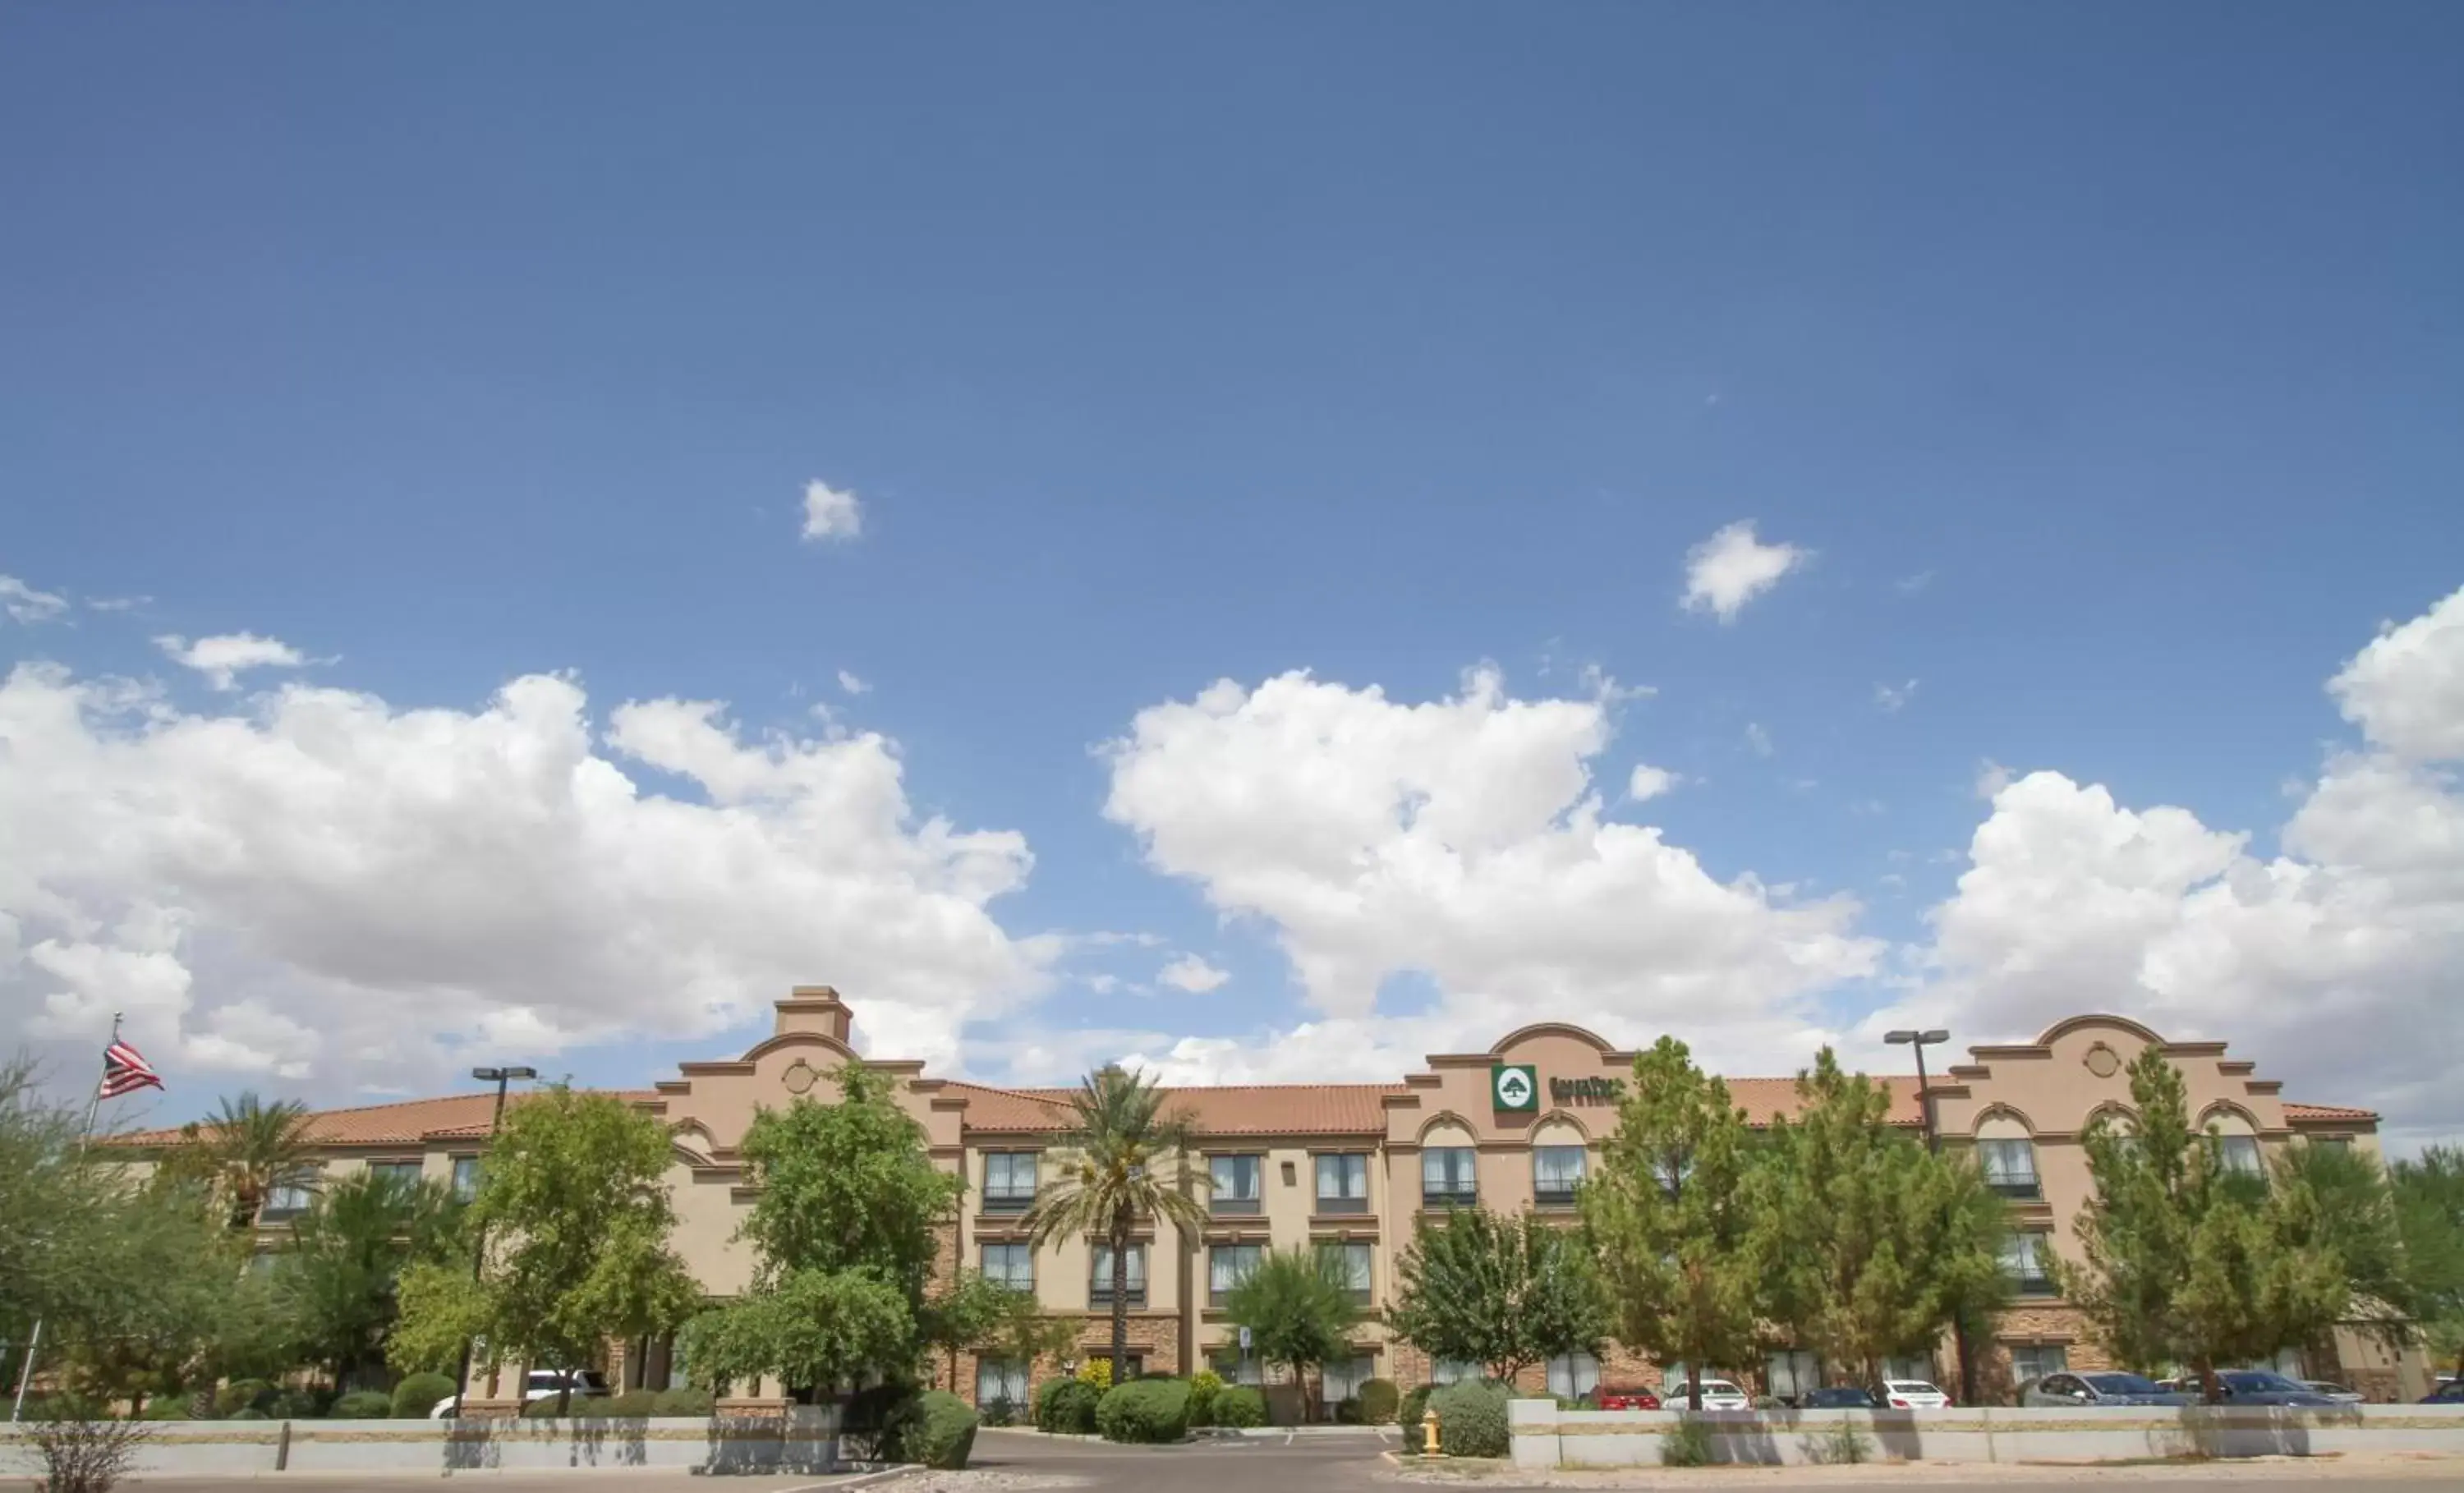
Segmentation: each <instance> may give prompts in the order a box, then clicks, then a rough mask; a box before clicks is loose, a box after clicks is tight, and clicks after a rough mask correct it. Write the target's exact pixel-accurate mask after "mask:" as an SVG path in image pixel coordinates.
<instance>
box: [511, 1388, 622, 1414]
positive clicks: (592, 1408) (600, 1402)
mask: <svg viewBox="0 0 2464 1493" xmlns="http://www.w3.org/2000/svg"><path fill="white" fill-rule="evenodd" d="M556 1401H557V1396H555V1395H553V1394H542V1395H540V1396H539V1398H538V1399H535V1400H532V1401H530V1402H529V1403H528V1404H526V1405H524V1406H522V1418H523V1419H524V1420H554V1419H555V1418H557V1416H556ZM564 1414H565V1416H566V1418H568V1419H572V1420H589V1419H594V1418H596V1417H598V1416H605V1415H606V1414H607V1396H606V1395H605V1394H576V1395H574V1396H573V1398H572V1400H571V1402H570V1403H569V1404H568V1405H567V1407H566V1409H565V1412H564Z"/></svg>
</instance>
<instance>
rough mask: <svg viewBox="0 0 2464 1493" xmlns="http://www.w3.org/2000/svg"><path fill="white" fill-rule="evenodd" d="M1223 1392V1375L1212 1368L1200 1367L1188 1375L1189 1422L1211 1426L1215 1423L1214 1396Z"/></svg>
mask: <svg viewBox="0 0 2464 1493" xmlns="http://www.w3.org/2000/svg"><path fill="white" fill-rule="evenodd" d="M1222 1393H1223V1376H1222V1375H1221V1374H1220V1373H1217V1372H1215V1371H1214V1370H1212V1369H1200V1370H1199V1371H1198V1372H1196V1373H1193V1374H1191V1375H1190V1376H1189V1423H1190V1424H1191V1425H1193V1426H1211V1425H1213V1424H1214V1423H1215V1396H1216V1395H1218V1394H1222Z"/></svg>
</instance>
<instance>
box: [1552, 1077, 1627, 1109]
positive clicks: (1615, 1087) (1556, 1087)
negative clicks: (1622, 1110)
mask: <svg viewBox="0 0 2464 1493" xmlns="http://www.w3.org/2000/svg"><path fill="white" fill-rule="evenodd" d="M1549 1097H1550V1098H1551V1099H1553V1100H1555V1101H1556V1102H1557V1103H1559V1104H1617V1103H1618V1102H1620V1101H1622V1100H1623V1099H1624V1098H1625V1080H1624V1079H1621V1078H1552V1079H1551V1080H1549Z"/></svg>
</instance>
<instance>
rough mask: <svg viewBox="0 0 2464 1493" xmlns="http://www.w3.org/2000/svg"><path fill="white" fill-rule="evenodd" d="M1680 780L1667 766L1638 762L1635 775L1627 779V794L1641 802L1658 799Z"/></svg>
mask: <svg viewBox="0 0 2464 1493" xmlns="http://www.w3.org/2000/svg"><path fill="white" fill-rule="evenodd" d="M1679 781H1680V779H1679V778H1678V776H1677V775H1676V774H1675V773H1672V772H1670V771H1669V770H1668V769H1667V768H1665V767H1653V766H1651V765H1650V764H1648V763H1645V762H1637V763H1636V764H1635V765H1634V773H1633V776H1631V777H1629V778H1627V779H1626V780H1625V791H1626V796H1627V797H1628V798H1631V799H1632V800H1634V801H1636V802H1637V803H1640V802H1642V801H1644V800H1646V799H1656V798H1658V797H1660V796H1661V794H1663V793H1666V792H1667V791H1669V790H1670V789H1671V788H1674V787H1676V786H1677V784H1678V782H1679Z"/></svg>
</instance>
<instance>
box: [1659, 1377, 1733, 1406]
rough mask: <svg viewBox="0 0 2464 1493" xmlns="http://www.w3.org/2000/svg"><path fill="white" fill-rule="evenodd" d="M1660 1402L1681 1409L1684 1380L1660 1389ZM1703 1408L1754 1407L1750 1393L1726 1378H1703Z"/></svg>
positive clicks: (1683, 1396)
mask: <svg viewBox="0 0 2464 1493" xmlns="http://www.w3.org/2000/svg"><path fill="white" fill-rule="evenodd" d="M1660 1403H1661V1405H1663V1406H1665V1407H1666V1408H1667V1409H1670V1410H1683V1409H1684V1408H1685V1381H1684V1380H1683V1379H1680V1380H1678V1381H1677V1382H1676V1383H1674V1384H1671V1385H1669V1386H1668V1387H1667V1388H1666V1389H1664V1390H1662V1391H1661V1394H1660ZM1703 1408H1704V1409H1705V1410H1751V1409H1753V1408H1754V1399H1753V1396H1752V1395H1750V1394H1747V1393H1746V1392H1745V1391H1743V1390H1741V1389H1739V1388H1737V1387H1736V1386H1735V1385H1734V1384H1732V1383H1730V1382H1728V1381H1727V1379H1705V1380H1704V1381H1703Z"/></svg>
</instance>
